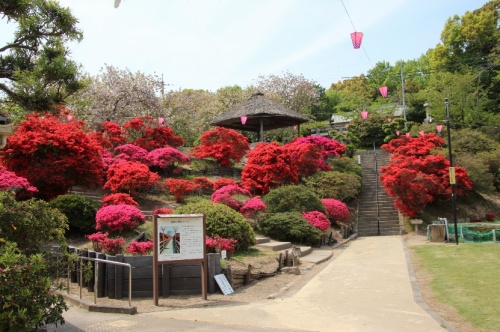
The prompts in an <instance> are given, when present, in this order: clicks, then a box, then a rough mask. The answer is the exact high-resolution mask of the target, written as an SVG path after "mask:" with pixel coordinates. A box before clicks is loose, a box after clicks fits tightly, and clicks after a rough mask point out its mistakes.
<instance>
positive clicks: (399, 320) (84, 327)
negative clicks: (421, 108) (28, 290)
mask: <svg viewBox="0 0 500 332" xmlns="http://www.w3.org/2000/svg"><path fill="white" fill-rule="evenodd" d="M407 259H408V258H407V253H406V247H405V245H404V243H403V240H402V238H401V236H383V237H365V238H358V239H356V240H354V241H351V242H350V243H349V245H348V247H347V248H346V250H344V251H343V252H342V254H340V255H339V256H338V257H336V258H335V259H334V260H330V261H328V262H326V263H323V264H327V265H326V266H325V268H324V269H323V270H322V271H320V272H319V273H318V274H317V275H316V276H315V277H314V278H312V279H311V280H310V281H309V282H308V283H307V284H306V285H304V287H302V288H301V289H299V290H298V291H296V292H295V293H293V294H284V295H283V297H279V298H276V299H274V300H263V301H258V302H253V303H248V304H232V305H226V306H218V307H204V308H191V309H180V310H171V311H162V312H151V313H144V314H138V315H117V314H102V313H89V312H82V310H81V309H79V308H72V309H70V311H68V312H67V313H66V314H65V319H66V320H67V323H68V324H67V326H63V327H62V328H60V329H57V330H56V329H49V331H143V332H146V331H167V330H170V328H174V327H175V330H177V331H179V330H180V331H187V330H189V331H343V332H349V331H384V332H389V331H397V332H399V331H405V332H412V331H415V332H423V331H425V332H432V331H441V332H443V331H452V329H451V328H449V329H448V330H446V329H445V328H444V327H443V326H446V322H444V321H442V320H441V319H440V318H439V317H438V316H437V315H435V314H434V313H433V312H432V311H429V310H428V309H427V307H426V305H425V304H423V307H422V306H421V305H419V303H417V302H420V297H419V296H418V292H417V293H416V294H414V290H413V288H412V283H414V277H413V273H412V271H413V270H412V268H411V266H409V265H407ZM415 295H417V296H415ZM416 299H417V301H416ZM424 308H425V309H427V310H424ZM169 327H170V328H169Z"/></svg>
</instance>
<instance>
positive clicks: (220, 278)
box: [214, 274, 234, 295]
mask: <svg viewBox="0 0 500 332" xmlns="http://www.w3.org/2000/svg"><path fill="white" fill-rule="evenodd" d="M214 278H215V281H217V285H219V287H220V290H221V291H222V293H223V294H224V295H229V294H233V293H234V290H233V287H231V285H230V284H229V281H227V279H226V276H225V275H223V274H217V275H215V276H214Z"/></svg>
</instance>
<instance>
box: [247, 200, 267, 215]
mask: <svg viewBox="0 0 500 332" xmlns="http://www.w3.org/2000/svg"><path fill="white" fill-rule="evenodd" d="M266 209H267V205H266V204H265V203H264V202H263V201H262V200H261V199H260V197H259V196H255V197H253V198H250V199H249V200H248V201H246V202H245V203H243V206H242V207H241V208H240V213H241V214H243V215H244V216H245V217H251V216H253V215H254V214H255V213H257V212H258V211H262V210H266Z"/></svg>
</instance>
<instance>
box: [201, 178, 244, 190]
mask: <svg viewBox="0 0 500 332" xmlns="http://www.w3.org/2000/svg"><path fill="white" fill-rule="evenodd" d="M193 182H194V183H196V184H199V185H200V189H201V190H207V191H211V190H214V183H213V182H212V181H210V180H209V179H207V178H206V177H204V176H197V177H195V178H194V179H193ZM234 182H236V181H234ZM220 187H224V186H220ZM220 187H219V188H220Z"/></svg>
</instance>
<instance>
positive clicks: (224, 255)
mask: <svg viewBox="0 0 500 332" xmlns="http://www.w3.org/2000/svg"><path fill="white" fill-rule="evenodd" d="M220 257H221V258H222V259H226V257H227V252H226V251H225V250H222V251H221V252H220Z"/></svg>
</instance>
